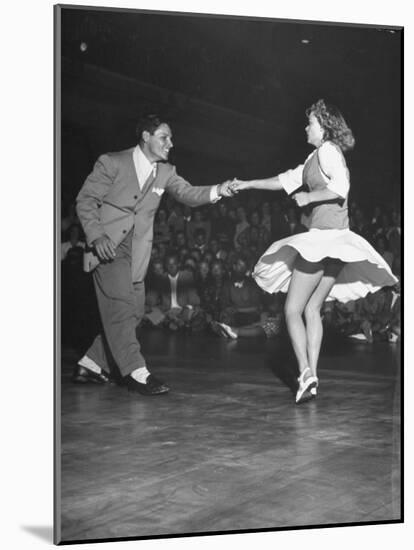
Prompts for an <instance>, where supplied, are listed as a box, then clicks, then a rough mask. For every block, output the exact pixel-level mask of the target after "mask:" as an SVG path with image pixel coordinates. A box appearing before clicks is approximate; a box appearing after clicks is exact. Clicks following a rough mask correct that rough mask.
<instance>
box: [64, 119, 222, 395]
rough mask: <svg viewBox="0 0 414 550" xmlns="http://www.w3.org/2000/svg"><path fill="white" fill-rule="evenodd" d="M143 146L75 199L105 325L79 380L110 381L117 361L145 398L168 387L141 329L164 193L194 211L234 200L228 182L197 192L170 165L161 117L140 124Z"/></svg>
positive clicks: (98, 174)
mask: <svg viewBox="0 0 414 550" xmlns="http://www.w3.org/2000/svg"><path fill="white" fill-rule="evenodd" d="M137 137H138V145H137V146H136V147H134V148H131V149H127V150H125V151H120V152H116V153H108V154H105V155H101V156H100V157H99V159H98V160H97V162H96V163H95V166H94V168H93V171H92V172H91V174H89V176H88V177H87V179H86V181H85V183H84V185H83V187H82V189H81V190H80V192H79V194H78V197H77V204H76V211H77V214H78V217H79V220H80V221H81V224H82V227H83V229H84V232H85V235H86V244H87V245H88V249H87V253H86V254H85V269H86V270H87V271H93V279H94V285H95V291H96V296H97V301H98V306H99V311H100V316H101V321H102V326H103V334H99V335H98V336H97V337H96V338H95V340H94V342H93V343H92V345H91V347H90V348H89V349H88V351H87V352H86V354H85V356H84V357H83V358H82V359H81V360H80V361H79V363H78V365H77V368H76V370H75V373H74V378H73V380H74V382H77V383H85V382H98V383H104V382H107V381H108V374H109V372H110V367H109V365H110V362H111V360H114V362H115V364H116V366H117V367H118V369H119V371H120V374H121V376H122V378H123V381H124V382H125V385H126V386H127V388H128V389H129V390H130V391H134V392H138V393H140V394H142V395H159V394H164V393H166V392H168V391H169V387H168V386H167V385H166V384H164V383H163V382H161V381H160V380H158V379H157V378H156V377H155V376H153V375H152V374H150V372H149V371H148V369H147V364H146V361H145V359H144V357H143V356H142V354H141V350H140V344H139V341H138V339H137V336H136V328H137V326H138V325H139V323H140V322H141V319H142V317H143V315H144V312H145V289H144V278H145V274H146V271H147V267H148V263H149V260H150V256H151V247H152V239H153V222H154V216H155V213H156V211H157V208H158V205H159V203H160V200H161V196H162V194H163V193H164V192H165V191H167V193H169V194H171V195H172V197H173V198H174V199H176V200H177V201H179V202H182V203H184V204H185V205H188V206H191V207H194V206H201V205H203V204H207V203H212V202H216V201H217V200H219V199H220V198H221V197H229V196H231V195H232V191H231V189H230V187H229V183H230V182H228V181H227V182H224V183H221V184H219V185H214V186H199V187H193V186H191V185H190V184H189V183H188V182H187V181H185V180H184V179H183V178H182V177H180V176H179V175H178V174H177V172H176V169H175V166H173V165H171V164H169V163H168V162H167V160H168V155H169V152H170V150H171V148H172V146H173V143H172V133H171V128H170V125H169V124H168V123H167V122H166V121H165V120H164V119H162V118H160V117H159V116H157V115H147V116H145V117H143V118H142V119H141V120H140V122H139V123H138V126H137Z"/></svg>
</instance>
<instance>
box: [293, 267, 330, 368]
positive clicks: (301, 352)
mask: <svg viewBox="0 0 414 550" xmlns="http://www.w3.org/2000/svg"><path fill="white" fill-rule="evenodd" d="M323 273H324V271H323V265H322V264H321V263H310V262H307V261H306V260H304V259H303V258H302V257H300V256H299V257H298V259H297V261H296V265H295V268H294V270H293V273H292V279H291V281H290V285H289V290H288V295H287V298H286V303H285V318H286V326H287V330H288V333H289V336H290V339H291V341H292V346H293V351H294V352H295V355H296V359H297V362H298V367H299V372H300V374H301V373H302V372H304V371H305V370H306V369H307V368H308V367H309V360H308V344H307V332H306V327H305V323H304V321H303V318H302V315H303V312H304V309H305V307H306V304H307V303H308V301H309V298H310V297H311V295H312V294H313V292H314V290H315V288H316V287H317V286H318V284H319V282H320V280H321V279H322V276H323ZM310 375H311V374H310V373H309V376H310Z"/></svg>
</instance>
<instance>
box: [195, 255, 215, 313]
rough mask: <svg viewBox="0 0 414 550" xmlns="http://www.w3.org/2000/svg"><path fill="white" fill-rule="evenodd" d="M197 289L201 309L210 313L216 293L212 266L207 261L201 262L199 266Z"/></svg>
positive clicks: (196, 280) (196, 278) (196, 279)
mask: <svg viewBox="0 0 414 550" xmlns="http://www.w3.org/2000/svg"><path fill="white" fill-rule="evenodd" d="M195 287H196V291H197V294H198V296H199V298H200V306H201V308H202V309H203V310H204V311H209V310H210V305H211V302H212V300H214V292H213V277H212V275H211V271H210V264H209V263H208V262H207V261H206V260H201V261H200V262H199V264H198V266H197V270H196V274H195Z"/></svg>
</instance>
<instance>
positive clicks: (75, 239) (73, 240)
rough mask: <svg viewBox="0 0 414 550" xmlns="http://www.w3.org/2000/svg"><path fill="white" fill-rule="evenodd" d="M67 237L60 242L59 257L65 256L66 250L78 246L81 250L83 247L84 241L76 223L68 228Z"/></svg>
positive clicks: (62, 258) (63, 257)
mask: <svg viewBox="0 0 414 550" xmlns="http://www.w3.org/2000/svg"><path fill="white" fill-rule="evenodd" d="M68 234H69V239H68V240H67V241H65V242H63V243H62V244H61V248H60V259H61V261H62V260H64V259H65V258H66V255H67V253H68V251H69V250H70V249H71V248H76V247H79V248H81V249H82V250H83V249H84V248H85V242H84V240H83V237H82V229H81V227H80V226H79V225H78V224H73V225H71V226H70V227H69V229H68Z"/></svg>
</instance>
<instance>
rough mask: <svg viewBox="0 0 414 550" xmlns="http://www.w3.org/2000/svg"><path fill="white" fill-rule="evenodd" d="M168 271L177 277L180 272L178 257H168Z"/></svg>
mask: <svg viewBox="0 0 414 550" xmlns="http://www.w3.org/2000/svg"><path fill="white" fill-rule="evenodd" d="M166 267H167V271H168V273H169V275H171V277H175V276H176V275H177V273H178V261H177V258H168V260H167V266H166Z"/></svg>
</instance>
